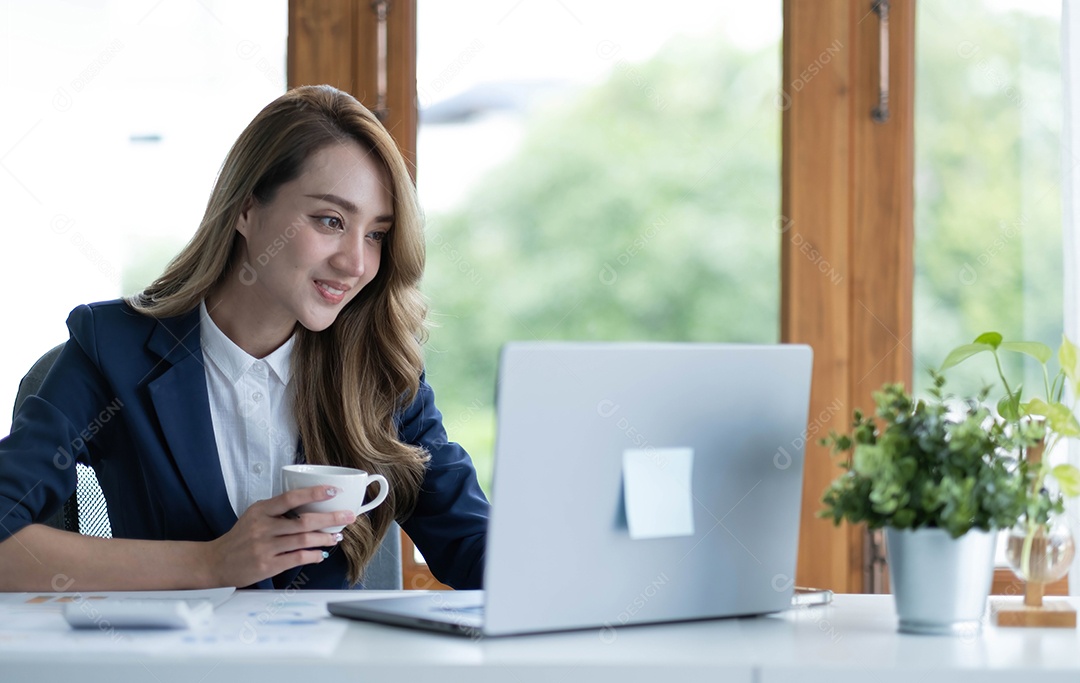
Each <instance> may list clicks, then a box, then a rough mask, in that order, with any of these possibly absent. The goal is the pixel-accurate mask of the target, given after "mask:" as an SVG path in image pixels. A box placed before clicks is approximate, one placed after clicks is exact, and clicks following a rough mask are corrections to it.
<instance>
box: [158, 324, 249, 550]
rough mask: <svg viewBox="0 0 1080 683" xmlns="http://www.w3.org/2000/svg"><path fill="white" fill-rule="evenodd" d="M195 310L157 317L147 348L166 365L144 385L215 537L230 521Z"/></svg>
mask: <svg viewBox="0 0 1080 683" xmlns="http://www.w3.org/2000/svg"><path fill="white" fill-rule="evenodd" d="M198 326H199V309H197V308H196V309H195V310H194V311H192V312H191V313H187V314H184V315H182V316H178V317H176V318H163V319H161V320H159V321H158V325H157V326H156V327H155V328H154V333H153V335H152V336H151V337H150V341H149V342H148V343H147V348H148V349H149V350H151V351H153V352H154V353H156V354H158V355H159V356H161V358H162V359H163V361H164V362H165V363H167V364H170V367H169V368H168V369H167V370H165V372H164V373H162V374H161V375H160V376H159V377H158V378H157V379H154V380H153V381H151V382H150V383H149V385H148V387H149V390H150V398H151V400H152V401H153V403H154V409H155V411H156V412H157V417H158V421H159V422H160V424H161V429H162V431H163V432H164V433H165V441H166V443H168V445H169V450H170V451H171V455H172V457H173V460H174V462H175V463H176V467H177V469H178V470H179V471H180V474H181V476H182V477H183V479H184V483H185V485H186V486H187V488H188V491H189V492H190V493H191V497H192V498H193V499H194V500H195V503H196V505H198V507H199V511H200V512H201V513H202V515H203V517H204V518H205V519H206V522H207V524H208V526H209V527H210V529H211V530H212V531H213V533H214V534H215V537H217V536H220V535H222V534H224V533H225V532H227V531H228V530H229V529H231V528H232V527H233V525H234V524H236V513H235V512H234V511H233V509H232V506H231V505H230V504H229V495H228V492H227V491H226V489H225V480H224V478H223V477H222V474H221V461H220V460H219V456H218V450H217V442H216V441H215V440H214V428H213V421H212V419H211V417H210V399H209V397H208V395H207V391H206V371H205V370H204V368H203V358H202V348H201V346H200V343H199V328H198Z"/></svg>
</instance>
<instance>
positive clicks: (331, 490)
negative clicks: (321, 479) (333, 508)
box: [326, 486, 338, 498]
mask: <svg viewBox="0 0 1080 683" xmlns="http://www.w3.org/2000/svg"><path fill="white" fill-rule="evenodd" d="M337 494H338V490H337V489H336V488H334V487H333V486H327V487H326V495H328V496H330V497H331V498H333V497H334V496H336V495H337Z"/></svg>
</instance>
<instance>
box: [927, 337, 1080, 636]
mask: <svg viewBox="0 0 1080 683" xmlns="http://www.w3.org/2000/svg"><path fill="white" fill-rule="evenodd" d="M1002 353H1019V354H1023V355H1024V356H1026V357H1030V358H1033V359H1034V360H1036V361H1037V362H1038V363H1039V366H1040V369H1041V371H1042V379H1043V382H1042V384H1043V387H1042V390H1043V396H1042V397H1035V398H1032V399H1030V400H1028V401H1025V400H1024V397H1023V395H1022V394H1023V388H1022V386H1021V385H1020V384H1019V383H1017V382H1013V383H1010V382H1009V381H1008V378H1007V377H1006V376H1005V372H1004V370H1003V367H1002V363H1001V355H1000V354H1002ZM983 354H989V355H991V356H992V357H993V359H994V366H995V368H996V370H997V374H998V378H999V379H1000V380H1001V384H1002V386H1003V387H1004V394H1003V395H1002V396H1001V398H1000V399H999V400H998V402H997V411H998V414H999V416H1000V419H1001V420H1002V421H1003V422H1004V423H1005V424H1006V425H1007V428H1008V429H1009V430H1011V431H1013V432H1014V433H1017V434H1020V435H1021V441H1022V442H1023V450H1022V451H1021V456H1020V457H1021V461H1022V464H1023V465H1024V468H1025V469H1026V471H1027V474H1028V478H1029V479H1028V483H1027V487H1028V490H1027V496H1026V500H1025V506H1024V510H1023V513H1022V515H1021V517H1020V519H1019V521H1018V523H1017V524H1016V525H1014V526H1013V527H1012V528H1011V529H1010V531H1009V534H1008V537H1007V542H1006V555H1007V557H1008V559H1009V563H1010V565H1011V566H1012V568H1013V571H1014V572H1015V573H1016V574H1017V576H1019V577H1020V578H1021V579H1022V580H1024V581H1025V582H1026V583H1027V587H1026V593H1025V601H1024V602H1025V604H1026V605H1027V606H1028V608H1037V607H1041V606H1042V593H1043V586H1044V585H1045V584H1046V583H1049V582H1052V581H1056V580H1058V579H1060V578H1061V577H1062V576H1064V575H1065V573H1066V572H1067V571H1068V569H1069V566H1070V564H1071V562H1072V559H1073V555H1074V552H1075V544H1074V541H1073V537H1072V533H1071V531H1070V530H1069V528H1068V526H1067V525H1066V524H1064V522H1063V517H1062V513H1063V511H1064V500H1063V498H1064V497H1065V496H1069V497H1072V496H1076V495H1078V494H1080V471H1078V470H1077V468H1076V467H1074V466H1073V465H1071V464H1058V465H1052V464H1051V463H1050V462H1049V460H1047V459H1045V458H1043V453H1044V451H1045V452H1047V453H1052V452H1053V451H1054V449H1055V447H1056V446H1057V445H1058V444H1060V443H1062V442H1063V441H1065V440H1066V439H1072V438H1077V437H1080V422H1078V421H1077V419H1076V416H1075V414H1074V410H1073V408H1072V407H1071V406H1068V405H1066V404H1065V403H1064V397H1065V395H1066V388H1068V389H1070V390H1071V394H1072V396H1073V397H1076V396H1078V395H1080V358H1078V355H1077V349H1076V346H1075V345H1073V343H1072V342H1071V341H1069V339H1068V338H1065V337H1063V338H1062V343H1061V346H1060V347H1059V348H1058V353H1057V360H1058V364H1059V366H1060V369H1059V370H1058V372H1057V374H1056V375H1054V376H1053V377H1051V376H1050V372H1049V370H1048V363H1049V362H1050V360H1051V358H1052V357H1053V355H1054V354H1053V352H1052V351H1051V349H1050V347H1048V346H1046V345H1045V344H1042V343H1039V342H1007V341H1005V340H1004V339H1003V337H1002V335H1001V334H999V333H997V332H986V333H983V334H981V335H979V336H978V337H977V338H976V339H975V341H974V342H972V343H970V344H964V345H962V346H959V347H957V348H955V349H953V350H952V351H951V352H950V353H949V355H948V356H947V357H946V359H945V362H944V363H942V368H941V369H942V371H944V370H947V369H948V368H951V367H953V366H956V365H958V364H960V363H962V362H964V361H965V360H967V359H969V358H972V357H974V356H979V355H983ZM1066 612H1068V613H1069V614H1070V615H1071V616H1069V617H1068V621H1065V622H1061V621H1060V620H1059V623H1054V624H1051V623H1050V622H1049V621H1048V620H1047V619H1046V618H1045V617H1046V615H1045V614H1043V615H1040V614H1039V613H1038V612H1037V611H1032V610H1031V609H1021V610H1017V611H1015V612H1014V618H1015V621H1013V622H1012V625H1040V626H1041V625H1066V626H1075V625H1076V613H1075V611H1072V610H1071V609H1070V610H1066ZM1061 616H1062V614H1061V613H1059V614H1058V615H1057V617H1061Z"/></svg>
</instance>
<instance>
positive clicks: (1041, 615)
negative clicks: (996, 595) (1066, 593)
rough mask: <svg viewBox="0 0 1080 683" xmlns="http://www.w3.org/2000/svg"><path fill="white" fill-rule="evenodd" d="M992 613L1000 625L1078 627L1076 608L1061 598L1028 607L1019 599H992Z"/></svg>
mask: <svg viewBox="0 0 1080 683" xmlns="http://www.w3.org/2000/svg"><path fill="white" fill-rule="evenodd" d="M990 615H991V617H992V618H993V621H994V623H995V624H997V625H998V626H1021V627H1030V628H1076V610H1075V609H1073V608H1072V606H1071V605H1069V603H1067V602H1063V601H1061V600H1053V601H1048V602H1044V603H1043V606H1042V607H1028V606H1027V605H1025V604H1024V603H1023V602H1021V601H1018V600H991V601H990Z"/></svg>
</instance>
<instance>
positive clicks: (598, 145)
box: [417, 0, 781, 488]
mask: <svg viewBox="0 0 1080 683" xmlns="http://www.w3.org/2000/svg"><path fill="white" fill-rule="evenodd" d="M780 15H781V12H780V3H778V2H777V3H762V4H751V5H748V4H747V3H738V2H720V3H717V2H689V1H681V2H675V3H668V4H666V5H664V6H663V8H661V7H660V6H658V5H654V4H644V5H633V4H627V3H623V2H613V1H606V2H528V1H526V2H485V1H483V0H473V1H472V2H457V3H452V4H450V3H443V2H437V1H435V0H420V2H419V3H418V14H417V16H418V38H417V43H418V66H417V89H418V95H419V103H420V107H421V112H420V129H419V136H418V145H417V147H418V149H417V182H418V188H419V193H420V198H421V202H422V204H423V205H424V208H425V211H426V212H427V232H428V268H427V274H426V279H425V289H426V292H427V294H428V296H429V297H430V300H431V308H432V315H431V320H432V322H433V323H434V328H433V329H432V332H431V339H430V342H429V344H428V347H427V357H426V358H427V366H428V377H429V380H430V381H431V383H432V384H433V386H434V388H435V390H436V395H437V396H438V399H439V405H440V408H441V409H442V410H443V412H444V414H445V424H446V427H447V430H448V432H449V434H450V438H452V439H454V440H457V441H459V442H461V443H462V444H463V445H464V446H465V447H466V449H467V450H469V452H470V454H471V455H472V456H473V458H474V460H475V461H476V463H477V468H478V470H479V473H480V478H481V482H482V484H483V485H484V486H485V488H489V485H490V476H491V453H492V447H493V442H494V438H493V437H494V416H493V408H492V398H493V392H492V388H493V387H494V383H495V369H496V361H497V356H498V349H499V346H500V345H501V344H502V343H503V342H505V341H509V340H514V339H541V340H543V339H548V340H555V339H576V340H620V339H633V340H677V341H728V342H775V341H777V339H778V336H779V330H778V321H779V235H780V231H779V229H778V225H777V224H778V216H779V204H780V114H781V111H780V109H779V107H778V102H777V98H776V93H777V89H778V86H779V83H780V44H779V41H780V34H781V16H780Z"/></svg>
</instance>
